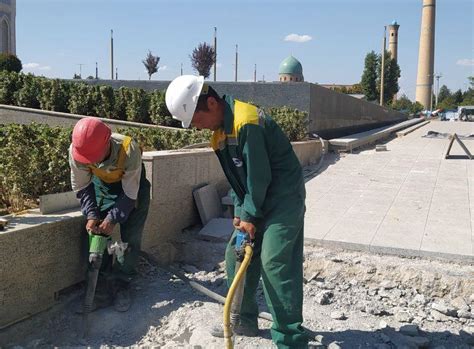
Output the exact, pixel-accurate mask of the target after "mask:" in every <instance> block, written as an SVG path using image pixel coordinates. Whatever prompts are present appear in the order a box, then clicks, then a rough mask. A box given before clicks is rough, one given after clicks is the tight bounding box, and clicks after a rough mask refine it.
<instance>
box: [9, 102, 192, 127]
mask: <svg viewBox="0 0 474 349" xmlns="http://www.w3.org/2000/svg"><path fill="white" fill-rule="evenodd" d="M0 109H5V110H13V111H19V112H25V113H31V114H40V115H45V116H50V117H59V118H65V119H72V120H80V119H83V118H87V117H89V116H87V115H79V114H71V113H63V112H58V111H52V110H42V109H34V108H25V107H17V106H15V105H7V104H0ZM96 117H97V118H98V119H100V120H102V121H103V122H105V123H106V124H111V125H116V126H121V127H145V128H160V129H165V130H171V131H180V130H185V129H182V128H177V127H169V126H161V125H153V124H143V123H140V122H133V121H124V120H117V119H107V118H100V117H98V116H96Z"/></svg>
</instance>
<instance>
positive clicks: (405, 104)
mask: <svg viewBox="0 0 474 349" xmlns="http://www.w3.org/2000/svg"><path fill="white" fill-rule="evenodd" d="M412 104H413V103H412V101H410V99H409V98H408V97H407V95H405V94H404V95H402V96H401V97H400V98H398V99H397V100H396V101H395V102H393V103H392V108H393V109H395V110H400V111H409V110H410V108H411V107H412Z"/></svg>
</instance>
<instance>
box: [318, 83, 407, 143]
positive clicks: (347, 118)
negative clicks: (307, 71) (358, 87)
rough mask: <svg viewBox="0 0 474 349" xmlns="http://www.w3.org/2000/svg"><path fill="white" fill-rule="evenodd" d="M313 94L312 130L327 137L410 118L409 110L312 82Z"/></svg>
mask: <svg viewBox="0 0 474 349" xmlns="http://www.w3.org/2000/svg"><path fill="white" fill-rule="evenodd" d="M310 94H311V107H310V113H309V130H310V132H316V133H318V134H319V135H321V136H322V137H323V138H325V139H330V138H334V137H340V136H341V135H348V134H352V133H357V132H362V131H366V130H369V129H373V128H377V127H381V126H385V125H388V124H392V123H395V122H400V121H404V120H406V119H407V115H406V114H402V113H399V112H397V111H394V110H390V109H388V108H383V107H381V106H380V105H378V104H375V103H371V102H367V101H365V100H360V99H357V98H354V97H351V96H349V95H346V94H344V93H339V92H335V91H332V90H329V89H327V88H324V87H321V86H318V85H314V84H312V85H311V92H310Z"/></svg>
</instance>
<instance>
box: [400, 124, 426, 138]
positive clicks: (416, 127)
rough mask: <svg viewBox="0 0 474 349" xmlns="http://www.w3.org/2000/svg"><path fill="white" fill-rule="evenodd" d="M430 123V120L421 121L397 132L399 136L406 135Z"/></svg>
mask: <svg viewBox="0 0 474 349" xmlns="http://www.w3.org/2000/svg"><path fill="white" fill-rule="evenodd" d="M429 123H430V120H427V121H424V122H422V123H419V124H415V125H414V126H412V127H409V128H407V129H405V130H403V131H400V132H397V137H403V136H406V135H407V134H409V133H412V132H413V131H415V130H417V129H419V128H421V127H423V126H425V125H427V124H429Z"/></svg>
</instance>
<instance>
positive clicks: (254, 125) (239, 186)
mask: <svg viewBox="0 0 474 349" xmlns="http://www.w3.org/2000/svg"><path fill="white" fill-rule="evenodd" d="M224 100H225V102H226V103H225V111H224V126H223V128H220V129H219V130H217V131H215V132H214V134H213V135H212V138H211V146H212V148H213V149H214V151H215V152H216V154H217V157H218V158H219V161H220V163H221V165H222V169H223V170H224V173H225V175H226V177H227V179H228V181H229V183H230V185H231V187H232V189H233V193H232V194H233V198H234V205H235V213H234V216H235V217H240V219H242V220H243V221H246V222H251V223H254V224H257V223H259V222H260V221H262V220H264V219H265V218H266V217H267V216H268V215H269V214H272V213H273V212H279V211H280V209H283V210H284V208H285V206H287V205H290V204H292V203H293V202H298V203H299V204H300V203H304V199H305V195H306V194H305V187H304V180H303V173H302V169H301V165H300V163H299V160H298V158H297V157H296V154H295V153H294V151H293V147H292V146H291V144H290V142H289V141H288V138H287V137H286V135H285V134H284V133H283V131H282V130H281V129H280V127H279V126H278V125H277V124H276V122H275V121H273V119H272V118H270V117H268V116H266V115H265V114H264V112H263V110H261V109H259V108H257V107H256V106H253V105H251V104H247V103H243V102H241V101H238V100H234V99H233V98H232V97H230V96H224ZM298 199H299V200H298Z"/></svg>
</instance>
